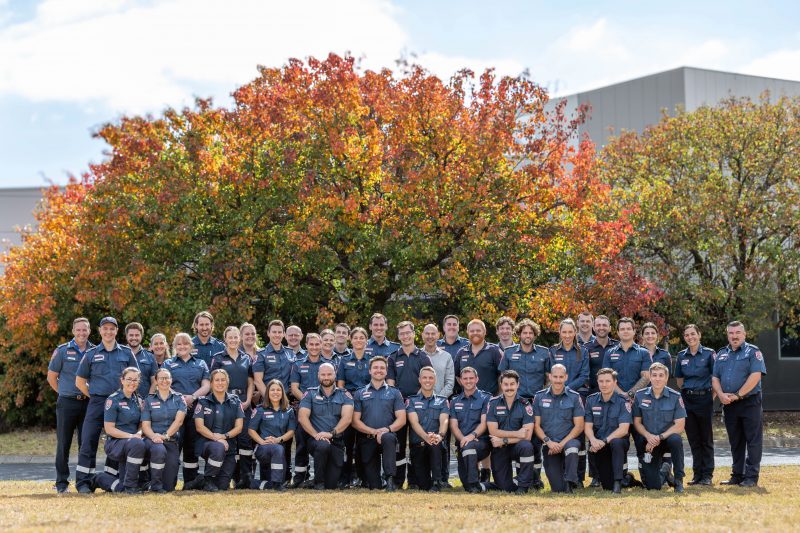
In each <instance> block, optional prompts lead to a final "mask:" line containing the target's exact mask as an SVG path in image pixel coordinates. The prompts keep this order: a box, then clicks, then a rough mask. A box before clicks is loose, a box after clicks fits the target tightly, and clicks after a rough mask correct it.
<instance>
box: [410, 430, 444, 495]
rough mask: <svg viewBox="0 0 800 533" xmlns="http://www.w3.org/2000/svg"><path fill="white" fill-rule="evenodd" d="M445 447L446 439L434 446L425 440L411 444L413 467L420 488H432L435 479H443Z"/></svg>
mask: <svg viewBox="0 0 800 533" xmlns="http://www.w3.org/2000/svg"><path fill="white" fill-rule="evenodd" d="M444 447H445V442H444V440H442V442H440V443H439V444H436V445H434V446H431V445H430V444H427V443H425V442H421V443H419V444H412V445H411V469H413V471H414V479H415V480H416V482H417V486H418V487H419V488H420V489H422V490H430V489H431V487H432V486H433V482H434V481H441V479H442V456H443V455H445V453H444Z"/></svg>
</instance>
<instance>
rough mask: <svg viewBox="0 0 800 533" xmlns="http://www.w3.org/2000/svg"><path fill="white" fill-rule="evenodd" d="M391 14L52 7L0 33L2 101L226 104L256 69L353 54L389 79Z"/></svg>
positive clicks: (180, 1) (189, 5) (341, 8)
mask: <svg viewBox="0 0 800 533" xmlns="http://www.w3.org/2000/svg"><path fill="white" fill-rule="evenodd" d="M2 1H3V0H0V2H2ZM396 14H397V11H396V8H395V7H394V6H393V5H392V4H391V3H390V2H389V1H388V0H337V1H335V2H331V1H330V0H295V1H291V2H268V1H264V0H237V1H229V2H220V1H216V0H161V1H147V0H112V1H110V2H97V1H96V0H45V1H44V2H43V3H42V4H40V5H39V6H38V7H37V10H36V15H35V16H34V18H33V19H32V20H30V21H28V22H25V23H20V24H15V25H12V26H9V27H6V28H3V29H0V96H3V95H19V96H23V97H25V98H27V99H29V100H32V101H52V100H55V101H64V102H79V103H82V104H85V105H86V106H95V105H98V104H99V105H102V106H104V107H106V108H110V109H111V110H113V111H115V112H143V111H157V110H159V109H161V108H162V107H163V106H164V105H182V104H187V103H190V102H191V100H192V98H193V97H194V96H195V95H197V96H209V95H212V96H214V97H216V98H217V99H218V100H219V98H220V97H221V98H223V99H224V98H225V97H226V95H227V93H228V92H230V91H232V90H233V89H234V88H235V87H236V86H238V85H240V84H242V83H245V82H247V81H249V80H250V79H252V78H254V77H255V76H256V75H257V71H256V66H257V65H259V64H261V65H269V66H278V65H282V64H283V63H285V61H286V60H287V59H288V58H290V57H298V58H305V57H307V56H316V57H319V58H324V57H326V56H327V54H328V53H329V52H336V53H339V54H343V53H345V52H348V51H349V52H351V53H352V54H353V55H354V56H356V57H361V56H363V57H364V61H363V62H362V65H363V66H364V67H366V68H381V67H393V66H394V61H395V60H396V59H397V58H398V57H399V56H400V54H401V51H402V50H404V49H407V48H408V46H409V42H408V40H409V37H408V35H407V34H406V32H405V30H404V29H403V28H402V27H401V26H400V24H399V23H398V22H397V20H396V17H395V15H396ZM419 62H420V63H422V64H423V65H425V66H427V67H428V68H429V69H430V70H431V71H432V72H434V73H436V74H438V75H440V76H442V77H443V78H444V79H448V78H449V77H450V76H451V75H452V74H453V72H455V71H456V70H458V69H460V68H462V67H465V66H468V67H471V68H473V69H478V68H480V69H482V68H483V67H485V66H489V65H496V66H500V67H501V68H499V69H498V70H499V71H500V72H501V73H503V74H505V73H514V74H516V73H519V72H520V71H521V70H522V67H521V66H519V65H518V64H515V63H513V62H502V61H491V60H488V59H487V60H474V59H470V58H465V57H448V56H443V55H440V54H435V53H432V54H423V55H421V56H420V58H419ZM214 91H218V92H219V91H222V94H209V92H211V93H213V92H214Z"/></svg>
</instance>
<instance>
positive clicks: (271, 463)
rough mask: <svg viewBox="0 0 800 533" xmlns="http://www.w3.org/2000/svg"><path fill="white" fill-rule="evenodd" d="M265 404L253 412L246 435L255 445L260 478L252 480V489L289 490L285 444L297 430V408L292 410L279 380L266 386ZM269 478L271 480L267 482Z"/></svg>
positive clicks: (290, 440)
mask: <svg viewBox="0 0 800 533" xmlns="http://www.w3.org/2000/svg"><path fill="white" fill-rule="evenodd" d="M266 392H267V394H266V396H265V397H264V402H263V403H262V404H261V405H260V406H259V407H258V408H257V409H256V410H255V411H254V412H253V415H252V418H250V422H249V424H248V426H247V427H248V430H247V432H248V433H249V434H250V438H251V439H253V442H255V443H256V448H255V455H256V460H257V461H258V464H259V467H260V471H261V479H254V480H252V481H251V485H250V488H253V489H261V490H266V489H273V490H277V491H281V492H282V491H284V490H286V489H285V488H284V487H283V482H284V479H285V478H286V467H287V461H286V459H287V457H286V448H285V444H284V443H286V442H292V438H294V432H295V430H296V429H297V418H296V417H295V413H294V409H292V408H291V407H289V397H288V396H287V395H286V390H285V389H284V388H283V383H282V382H281V380H279V379H273V380H271V381H270V382H269V383H267V389H266ZM268 478H269V479H268Z"/></svg>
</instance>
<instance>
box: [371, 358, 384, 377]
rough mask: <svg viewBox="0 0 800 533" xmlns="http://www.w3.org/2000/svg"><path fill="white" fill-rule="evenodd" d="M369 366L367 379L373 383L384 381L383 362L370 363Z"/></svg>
mask: <svg viewBox="0 0 800 533" xmlns="http://www.w3.org/2000/svg"><path fill="white" fill-rule="evenodd" d="M370 363H371V364H370V365H369V377H371V378H372V379H373V380H375V381H383V380H384V379H386V363H385V362H383V361H371V362H370Z"/></svg>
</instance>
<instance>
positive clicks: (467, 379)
mask: <svg viewBox="0 0 800 533" xmlns="http://www.w3.org/2000/svg"><path fill="white" fill-rule="evenodd" d="M461 387H462V388H463V389H464V392H466V393H468V394H470V393H472V392H473V391H474V390H475V389H476V388H478V376H477V375H476V374H475V373H474V372H470V371H467V372H462V373H461Z"/></svg>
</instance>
